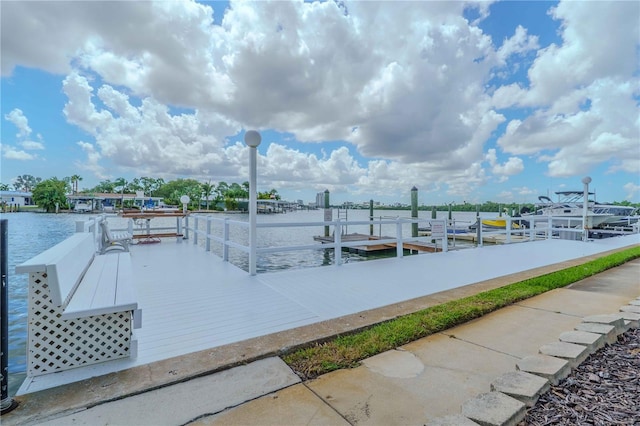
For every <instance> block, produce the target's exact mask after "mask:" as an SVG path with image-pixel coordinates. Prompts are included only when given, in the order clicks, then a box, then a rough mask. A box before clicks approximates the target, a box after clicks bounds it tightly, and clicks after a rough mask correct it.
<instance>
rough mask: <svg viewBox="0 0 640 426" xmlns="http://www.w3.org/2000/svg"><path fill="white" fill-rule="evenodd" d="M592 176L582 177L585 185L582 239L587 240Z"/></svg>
mask: <svg viewBox="0 0 640 426" xmlns="http://www.w3.org/2000/svg"><path fill="white" fill-rule="evenodd" d="M590 183H591V178H590V177H589V176H585V177H583V178H582V184H583V185H584V202H583V204H582V241H587V239H588V238H589V228H588V226H587V211H588V210H589V184H590Z"/></svg>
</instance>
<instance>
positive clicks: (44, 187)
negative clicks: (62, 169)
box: [32, 178, 69, 213]
mask: <svg viewBox="0 0 640 426" xmlns="http://www.w3.org/2000/svg"><path fill="white" fill-rule="evenodd" d="M68 188H69V185H68V184H67V182H65V181H64V180H59V179H58V178H51V179H47V180H44V181H41V182H39V183H38V184H37V185H36V186H35V188H33V194H32V196H33V201H34V202H35V203H36V204H37V205H38V206H39V207H41V208H43V209H45V210H46V211H47V212H48V213H51V212H55V211H56V204H57V205H58V206H60V207H63V206H66V204H67V196H66V194H67V191H68Z"/></svg>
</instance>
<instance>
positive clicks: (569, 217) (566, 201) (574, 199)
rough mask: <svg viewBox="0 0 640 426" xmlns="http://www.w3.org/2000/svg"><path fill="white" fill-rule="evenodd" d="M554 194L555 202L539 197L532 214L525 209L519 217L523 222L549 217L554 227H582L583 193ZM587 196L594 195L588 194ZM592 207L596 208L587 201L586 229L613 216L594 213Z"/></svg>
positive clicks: (597, 225)
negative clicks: (533, 218) (538, 217)
mask: <svg viewBox="0 0 640 426" xmlns="http://www.w3.org/2000/svg"><path fill="white" fill-rule="evenodd" d="M555 194H556V195H557V196H558V201H557V202H554V201H552V200H551V198H549V197H547V196H546V195H541V196H539V197H538V200H539V201H540V203H538V204H537V205H536V207H535V209H534V211H533V212H531V211H529V210H528V209H527V208H526V207H525V208H523V209H522V210H521V211H520V215H521V216H522V218H523V219H525V220H526V219H527V218H530V217H533V216H551V217H552V218H553V219H552V225H553V226H554V227H562V228H577V227H582V218H583V215H584V210H583V207H582V206H583V203H584V192H582V191H558V192H556V193H555ZM589 195H595V194H594V193H593V192H590V193H589ZM594 206H596V203H595V201H593V200H588V201H587V218H586V219H587V223H586V227H587V228H597V227H599V226H601V225H603V224H604V223H605V222H606V221H607V220H609V219H612V218H613V216H614V215H613V214H612V213H608V212H599V211H596V210H594Z"/></svg>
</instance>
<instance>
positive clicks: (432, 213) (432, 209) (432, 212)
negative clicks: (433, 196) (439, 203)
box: [431, 206, 438, 219]
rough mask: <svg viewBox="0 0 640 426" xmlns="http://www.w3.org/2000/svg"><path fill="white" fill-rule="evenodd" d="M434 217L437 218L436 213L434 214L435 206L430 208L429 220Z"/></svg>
mask: <svg viewBox="0 0 640 426" xmlns="http://www.w3.org/2000/svg"><path fill="white" fill-rule="evenodd" d="M436 216H438V213H437V212H436V206H433V207H431V219H435V218H436Z"/></svg>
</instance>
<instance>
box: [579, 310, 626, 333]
mask: <svg viewBox="0 0 640 426" xmlns="http://www.w3.org/2000/svg"><path fill="white" fill-rule="evenodd" d="M582 321H584V322H592V323H595V324H608V325H612V326H614V327H615V328H616V334H621V333H624V330H625V328H626V327H625V324H624V318H622V315H621V314H619V313H617V314H602V315H589V316H586V317H584V318H582Z"/></svg>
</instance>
